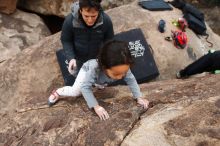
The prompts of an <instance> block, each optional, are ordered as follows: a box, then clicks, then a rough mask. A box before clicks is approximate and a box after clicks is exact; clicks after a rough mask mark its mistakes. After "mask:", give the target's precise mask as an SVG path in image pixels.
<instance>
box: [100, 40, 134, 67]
mask: <svg viewBox="0 0 220 146" xmlns="http://www.w3.org/2000/svg"><path fill="white" fill-rule="evenodd" d="M133 63H134V61H133V58H132V56H131V53H130V50H129V48H128V43H127V42H124V41H117V40H110V41H108V42H106V43H105V44H104V45H103V46H102V47H101V49H100V51H99V54H98V64H99V67H100V69H109V68H111V67H113V66H117V65H123V64H128V65H132V64H133Z"/></svg>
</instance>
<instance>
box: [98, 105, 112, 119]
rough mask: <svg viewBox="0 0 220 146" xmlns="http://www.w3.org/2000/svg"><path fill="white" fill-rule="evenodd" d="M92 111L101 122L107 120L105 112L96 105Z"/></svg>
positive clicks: (107, 116)
mask: <svg viewBox="0 0 220 146" xmlns="http://www.w3.org/2000/svg"><path fill="white" fill-rule="evenodd" d="M94 110H95V112H96V114H97V115H98V116H99V118H100V119H101V120H107V119H108V118H109V115H108V113H107V111H106V110H105V109H104V108H103V107H101V106H99V105H96V106H95V107H94Z"/></svg>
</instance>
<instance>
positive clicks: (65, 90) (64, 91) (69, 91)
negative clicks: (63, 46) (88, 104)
mask: <svg viewBox="0 0 220 146" xmlns="http://www.w3.org/2000/svg"><path fill="white" fill-rule="evenodd" d="M85 77H86V71H84V70H82V69H81V70H80V71H79V73H78V75H77V77H76V80H75V82H74V84H73V86H64V87H62V88H59V89H57V93H58V94H59V95H60V96H73V97H77V96H80V95H81V91H80V87H81V85H82V83H83V82H84V79H85Z"/></svg>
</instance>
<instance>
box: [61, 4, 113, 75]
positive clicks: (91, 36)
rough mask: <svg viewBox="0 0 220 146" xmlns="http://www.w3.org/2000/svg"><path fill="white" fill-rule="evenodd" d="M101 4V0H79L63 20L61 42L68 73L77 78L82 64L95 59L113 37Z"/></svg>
mask: <svg viewBox="0 0 220 146" xmlns="http://www.w3.org/2000/svg"><path fill="white" fill-rule="evenodd" d="M100 3H101V0H79V2H75V3H73V6H72V8H71V10H72V11H71V13H70V14H69V15H68V16H67V17H66V18H65V21H64V23H63V26H62V31H61V42H62V46H63V49H64V52H65V56H66V58H67V60H68V63H69V65H68V71H69V72H70V74H75V75H76V74H77V73H78V71H79V69H80V68H81V66H82V65H83V63H84V62H86V61H87V60H89V59H95V58H96V57H97V54H98V50H99V48H100V47H101V46H102V44H103V43H104V42H106V41H107V40H110V39H112V38H113V37H114V31H113V25H112V21H111V19H110V17H109V16H108V15H107V14H106V13H105V12H104V11H103V10H102V7H101V4H100Z"/></svg>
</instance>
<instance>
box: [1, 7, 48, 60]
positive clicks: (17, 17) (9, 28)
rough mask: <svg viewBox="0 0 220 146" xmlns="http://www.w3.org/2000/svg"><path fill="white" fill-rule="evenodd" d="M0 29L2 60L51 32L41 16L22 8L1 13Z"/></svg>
mask: <svg viewBox="0 0 220 146" xmlns="http://www.w3.org/2000/svg"><path fill="white" fill-rule="evenodd" d="M0 30H1V31H0V52H1V53H0V62H2V61H4V60H6V59H8V58H10V57H12V56H14V55H16V54H17V53H19V52H20V51H21V50H23V49H25V48H27V47H28V46H31V45H33V44H36V43H37V42H38V41H39V40H41V39H42V38H44V37H46V36H49V35H50V34H51V33H50V31H49V29H48V28H47V26H46V25H45V24H44V22H43V21H42V19H41V18H40V17H39V16H37V15H36V14H31V13H26V12H23V11H20V10H17V11H16V12H15V13H13V14H11V15H6V14H0Z"/></svg>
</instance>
